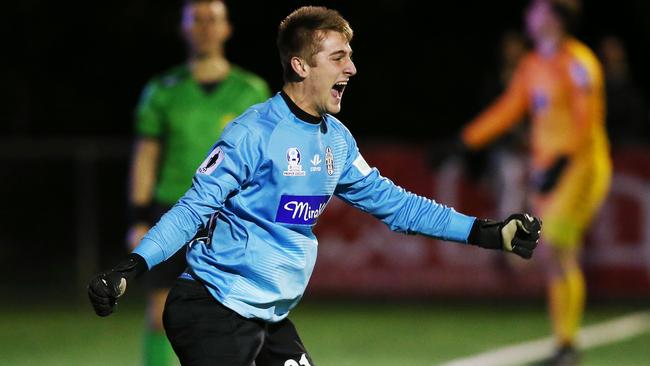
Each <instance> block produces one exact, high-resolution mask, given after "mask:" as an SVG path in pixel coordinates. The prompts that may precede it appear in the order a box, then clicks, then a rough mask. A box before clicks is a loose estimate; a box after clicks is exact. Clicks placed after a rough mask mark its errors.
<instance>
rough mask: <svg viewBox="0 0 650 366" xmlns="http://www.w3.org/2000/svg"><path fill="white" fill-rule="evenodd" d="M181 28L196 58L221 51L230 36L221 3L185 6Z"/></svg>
mask: <svg viewBox="0 0 650 366" xmlns="http://www.w3.org/2000/svg"><path fill="white" fill-rule="evenodd" d="M181 26H182V30H183V35H184V36H185V40H186V41H187V43H188V44H189V46H190V49H191V51H192V53H193V54H195V55H198V56H205V55H209V54H211V53H213V52H217V51H219V50H221V49H222V48H223V44H224V42H225V41H226V40H227V39H228V37H229V36H230V24H229V23H228V17H227V12H226V6H225V5H224V3H223V2H221V1H211V2H202V3H197V4H192V5H187V6H185V8H183V21H182V25H181Z"/></svg>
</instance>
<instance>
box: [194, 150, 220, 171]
mask: <svg viewBox="0 0 650 366" xmlns="http://www.w3.org/2000/svg"><path fill="white" fill-rule="evenodd" d="M223 158H224V153H223V151H222V150H221V147H217V148H216V149H214V150H212V152H211V153H210V155H208V157H207V158H205V160H204V161H203V163H201V166H199V168H198V169H197V170H196V172H197V173H199V174H211V173H212V172H213V171H214V170H215V169H217V167H218V166H219V164H221V162H222V161H223Z"/></svg>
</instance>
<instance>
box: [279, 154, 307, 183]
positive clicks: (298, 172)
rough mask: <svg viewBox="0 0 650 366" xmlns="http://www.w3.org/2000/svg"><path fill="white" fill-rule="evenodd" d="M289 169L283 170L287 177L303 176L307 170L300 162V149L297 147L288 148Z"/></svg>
mask: <svg viewBox="0 0 650 366" xmlns="http://www.w3.org/2000/svg"><path fill="white" fill-rule="evenodd" d="M287 164H288V166H287V170H285V171H284V172H282V174H283V175H284V176H285V177H303V176H304V175H305V171H304V170H302V165H301V164H300V150H298V148H297V147H290V148H289V149H287Z"/></svg>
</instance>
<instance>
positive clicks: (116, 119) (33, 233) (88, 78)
mask: <svg viewBox="0 0 650 366" xmlns="http://www.w3.org/2000/svg"><path fill="white" fill-rule="evenodd" d="M227 4H228V7H229V15H230V19H231V21H232V23H233V26H234V34H233V37H232V38H231V40H230V41H229V42H228V43H227V49H226V56H227V57H228V59H229V60H231V61H232V62H233V63H235V64H238V65H240V66H242V67H243V68H245V69H248V70H250V71H252V72H254V73H256V74H258V75H260V76H261V77H262V78H264V79H265V80H266V81H267V82H268V83H269V85H270V87H271V90H272V91H273V92H276V91H278V90H279V89H280V87H281V85H282V79H281V67H280V63H279V61H278V56H277V51H276V49H275V35H276V30H277V26H278V24H279V22H280V20H282V19H283V18H284V16H286V15H287V14H288V13H289V12H290V11H291V10H293V9H295V8H297V7H298V6H300V5H305V4H312V5H325V6H328V7H332V8H335V9H337V10H339V11H340V12H341V13H342V15H343V16H344V17H345V18H347V19H348V20H349V22H350V23H351V25H352V27H353V29H354V31H355V36H354V39H353V41H352V47H353V49H354V61H355V63H356V66H357V69H358V74H357V76H355V77H354V78H353V79H352V81H351V83H350V85H349V86H348V89H347V90H346V96H345V98H344V100H343V109H342V112H341V113H340V115H339V116H338V117H339V118H340V119H341V120H342V121H343V122H344V123H345V124H346V125H347V126H348V127H349V129H350V130H351V131H352V133H353V134H354V135H355V137H356V138H357V140H358V141H359V143H360V146H361V151H362V152H363V153H364V156H365V158H366V160H367V161H368V162H369V163H370V165H372V166H377V167H378V168H379V169H380V170H381V171H382V173H383V175H385V176H388V177H391V179H392V180H393V181H395V182H396V183H397V184H399V185H402V186H404V187H406V188H408V189H410V190H412V191H415V192H417V193H420V194H423V195H427V196H429V197H434V198H435V199H436V200H438V201H440V202H443V203H445V204H448V205H451V206H454V207H456V208H457V209H459V210H460V211H463V212H468V213H472V214H474V215H477V216H488V217H498V216H500V215H501V210H503V209H504V207H502V206H500V205H501V202H502V200H500V197H502V194H503V192H502V190H500V189H499V188H500V187H501V188H502V187H503V185H504V183H503V181H502V180H500V179H508V178H507V177H506V178H504V177H499V176H498V174H494V172H496V171H497V168H496V166H497V165H495V164H500V163H499V161H498V151H495V150H498V149H494V150H492V151H487V152H485V153H484V154H481V156H479V157H476V156H475V157H473V158H468V159H460V158H455V159H454V158H452V159H448V160H447V161H445V162H444V163H442V164H435V165H432V164H431V162H432V160H436V156H438V155H444V152H445V149H446V147H447V146H448V145H449V142H450V141H451V140H453V139H454V138H455V137H456V136H457V134H458V132H459V130H460V128H461V126H463V125H464V124H465V123H467V121H469V120H470V119H471V118H472V117H474V116H475V115H476V114H477V113H478V112H479V111H480V110H481V109H482V108H483V107H485V106H486V105H487V104H488V103H489V102H490V101H492V100H493V99H494V97H495V96H496V95H498V93H499V90H500V88H499V79H498V75H499V72H500V70H501V68H502V67H503V65H504V64H505V63H506V62H507V59H508V57H509V52H511V53H512V52H514V53H516V52H517V51H516V47H518V46H517V42H518V41H519V39H520V33H521V31H522V30H523V24H522V14H523V11H524V9H525V6H526V4H527V1H500V2H498V3H497V2H487V1H464V2H459V1H456V2H432V3H424V2H416V1H386V0H379V1H374V2H353V1H311V2H306V1H227ZM181 5H182V2H181V1H178V0H176V1H164V2H163V1H153V0H131V1H113V2H102V3H89V2H81V1H69V2H47V1H37V0H34V1H20V2H12V3H11V4H6V5H5V6H4V8H5V11H4V18H5V20H4V21H3V22H2V28H3V30H4V31H3V34H4V37H3V41H4V42H3V43H4V46H3V49H4V50H5V52H4V55H5V56H4V57H3V60H4V64H5V66H4V67H3V68H2V69H0V73H1V74H2V81H3V88H2V94H3V96H2V98H1V100H2V103H3V107H2V110H3V114H2V117H1V121H2V122H1V123H0V164H1V171H2V173H0V175H1V176H2V179H0V191H1V192H3V193H4V197H3V204H2V207H3V210H1V211H0V223H1V228H2V230H0V274H1V275H0V289H1V290H0V291H1V293H2V298H1V300H0V319H2V320H1V321H0V364H3V365H4V364H6V365H18V364H20V365H32V364H41V365H46V364H57V365H58V364H61V365H64V364H65V365H76V364H84V365H90V364H97V365H115V364H136V362H137V359H138V355H137V353H138V350H137V344H136V343H137V340H138V332H139V329H141V325H142V322H143V320H142V317H143V312H142V308H141V307H142V306H143V305H142V301H141V300H142V299H141V294H140V293H139V292H138V291H135V292H134V293H133V294H130V295H129V296H131V297H132V298H133V300H132V301H129V304H126V305H125V309H124V311H123V314H120V315H118V316H116V317H114V318H111V320H108V321H107V319H96V318H94V315H93V314H92V312H91V309H90V307H89V306H88V305H87V304H86V299H85V296H86V295H85V286H86V283H87V281H88V279H89V278H90V277H91V276H92V275H93V274H94V273H96V272H97V271H99V270H100V269H104V268H107V267H109V266H111V265H113V264H114V263H115V262H116V261H117V260H118V259H120V258H122V257H123V256H124V255H126V253H127V252H128V251H127V247H126V245H125V235H126V230H127V220H126V210H127V199H126V197H127V175H128V168H129V159H130V154H131V149H132V143H133V137H134V133H133V131H134V127H133V126H134V120H133V110H134V108H135V106H136V104H137V102H138V98H139V94H140V92H141V90H142V87H143V85H144V84H145V83H146V81H147V80H149V79H150V78H151V77H153V76H154V75H156V74H159V73H161V72H163V71H164V70H167V69H169V68H170V67H171V66H173V65H177V64H179V63H182V62H183V61H184V60H185V59H186V53H185V47H184V43H183V41H182V39H181V37H180V36H179V28H178V22H179V19H180V8H181ZM648 24H650V2H647V1H642V0H631V1H618V2H612V1H584V3H583V14H582V17H581V23H580V27H579V30H578V32H577V37H578V38H579V39H580V40H582V41H584V42H585V43H586V44H587V45H588V46H590V48H592V49H593V50H594V51H595V52H596V53H597V55H598V56H599V57H600V58H601V62H603V65H604V68H605V69H604V70H605V73H606V79H607V98H608V99H607V103H608V107H609V114H608V120H607V123H608V132H609V135H610V139H611V142H612V146H613V149H612V151H613V156H614V168H615V175H614V180H613V186H612V189H611V192H610V195H609V197H608V199H607V202H606V204H605V206H604V207H603V209H602V210H601V212H600V214H599V216H598V218H597V219H596V223H595V224H594V225H593V228H592V230H591V231H590V234H589V236H588V240H587V242H586V244H585V252H584V255H583V262H584V264H585V269H586V274H587V282H588V286H589V289H590V292H589V294H590V295H589V296H590V300H589V301H590V306H591V307H592V308H593V309H594V311H592V312H591V313H589V310H588V314H591V315H588V318H587V321H588V322H596V321H599V320H602V319H606V318H608V317H611V316H615V315H618V314H625V313H628V312H633V311H638V310H642V309H644V308H646V307H647V305H649V304H650V230H649V229H648V227H650V226H649V225H648V223H650V170H648V167H650V103H649V102H650V100H649V99H648V95H649V94H648V93H650V69H649V68H648V66H647V65H650V47H648V45H649V44H650V26H649V25H648ZM513 44H514V45H513ZM509 45H510V46H509ZM508 47H514V48H515V50H514V51H508V50H512V48H508ZM518 163H519V164H521V163H522V162H521V161H519V162H518ZM523 163H524V164H525V162H523ZM468 167H469V168H468ZM524 169H525V166H524ZM463 172H469V173H470V174H464V173H463ZM510 182H511V181H510ZM514 184H515V185H516V183H514ZM512 205H515V207H516V205H517V203H512ZM512 205H511V206H509V207H513V206H512ZM317 234H318V235H319V242H320V253H319V255H320V258H319V263H318V264H317V267H316V271H315V274H314V276H313V278H312V282H311V285H310V288H309V290H308V292H307V294H306V297H305V300H304V301H305V304H303V305H301V307H299V309H298V310H297V312H296V315H295V317H296V319H297V320H296V322H297V323H298V326H299V329H301V332H303V333H304V335H303V337H304V338H305V339H306V343H307V345H308V348H310V349H312V353H313V354H314V356H315V359H316V360H319V359H320V360H323V361H321V362H320V363H319V364H324V365H327V364H340V365H343V364H346V365H347V364H351V365H352V364H355V365H360V364H374V365H378V364H393V365H394V364H400V363H398V362H403V363H401V364H405V365H410V364H412V365H424V364H436V363H439V362H442V361H445V360H449V359H453V358H455V357H460V356H463V355H468V354H472V353H474V352H480V351H483V350H485V349H489V348H490V347H495V346H497V345H499V344H507V343H509V342H513V341H516V340H517V338H515V339H507V337H506V338H499V336H496V335H495V333H498V330H499V327H500V326H502V325H503V324H504V323H499V322H496V321H495V319H499V317H502V314H503V312H499V311H496V310H495V306H494V305H495V304H501V305H500V306H505V307H506V308H505V309H506V310H507V312H509V313H510V314H520V316H521V317H522V319H525V320H526V321H528V323H526V324H527V326H523V325H522V326H521V332H522V333H521V334H520V335H518V336H517V337H522V338H531V339H532V338H534V337H538V336H540V337H541V336H544V335H546V334H547V333H548V331H549V330H548V325H547V324H546V321H545V319H546V318H545V317H546V314H545V310H544V306H543V302H544V291H545V290H544V280H543V268H541V264H540V263H539V261H536V260H535V259H533V261H531V262H530V263H523V262H521V261H517V260H514V261H511V260H508V259H506V258H504V257H503V256H501V255H499V254H495V253H485V252H480V253H478V252H476V251H475V249H469V250H466V249H467V248H463V247H460V246H456V245H453V244H445V243H439V242H437V241H435V240H431V239H426V238H422V237H414V236H401V235H397V234H392V233H390V232H389V231H388V229H386V228H385V227H384V226H383V224H381V223H380V222H378V221H376V220H374V219H373V218H371V217H369V216H367V215H364V214H362V213H360V212H356V211H352V210H349V209H348V208H346V207H344V206H343V204H342V203H340V202H338V201H335V202H333V203H332V204H331V205H330V206H329V207H328V211H326V213H325V215H324V216H323V217H322V218H321V220H320V222H319V226H318V227H317ZM513 281H518V282H517V285H516V286H515V285H513ZM504 299H508V300H510V301H509V302H508V303H509V304H510V305H503V303H501V302H500V301H503V300H504ZM129 300H131V299H129ZM125 302H126V301H125ZM386 302H388V304H386ZM475 304H480V306H478V307H475V306H474V305H475ZM513 304H515V305H513ZM303 307H304V308H303ZM504 321H507V320H504ZM509 321H513V322H514V323H513V324H512V325H513V326H516V323H517V322H515V321H514V319H510V320H509ZM332 322H338V323H340V324H344V325H342V326H345V325H347V326H348V327H349V329H347V330H344V333H345V334H348V335H349V336H350V341H348V342H343V341H340V339H339V338H340V334H341V333H337V332H335V331H334V330H332V329H331V324H333V323H332ZM481 326H483V327H484V328H481ZM302 329H304V330H302ZM449 333H453V334H456V335H457V336H458V337H462V338H464V339H467V337H473V336H474V335H476V334H479V335H480V336H479V338H490V337H492V336H493V337H494V338H492V339H490V340H487V339H486V342H487V343H482V346H481V347H478V346H476V347H474V348H472V347H469V348H463V347H461V346H458V345H456V346H454V344H456V342H454V339H453V338H449V339H447V338H444V337H445V334H449ZM98 334H99V335H98ZM485 335H488V336H485ZM102 336H103V337H105V338H102ZM124 336H126V337H125V338H123V337H124ZM106 338H110V339H112V341H110V342H108V343H106V342H107V341H106ZM131 341H133V342H131ZM647 341H650V336H648V333H645V335H642V336H638V337H637V338H634V339H633V340H632V341H628V343H622V344H619V346H618V348H615V349H614V350H613V351H612V350H610V351H607V350H606V349H605V351H602V349H601V351H600V352H601V353H600V354H599V353H594V354H592V355H590V356H588V358H587V361H590V362H592V363H590V364H612V363H608V362H609V361H608V360H610V359H608V358H607V357H612V359H611V360H613V359H614V357H615V356H614V355H616V354H618V352H621V350H623V351H625V350H628V352H627V353H629V354H635V355H638V357H637V358H633V359H632V360H630V361H629V363H628V364H644V361H643V360H645V364H647V363H648V362H650V361H648V360H650V353H648V350H647V347H645V348H643V347H641V346H640V345H642V344H643V343H644V342H645V343H646V344H647ZM57 342H58V343H57ZM97 342H104V343H97ZM629 342H632V343H629ZM635 342H636V343H635ZM100 348H101V349H104V351H103V352H104V353H105V354H108V353H110V354H111V355H112V357H114V358H112V359H106V358H97V357H94V356H96V355H97V353H96V352H97V349H100ZM437 348H438V349H437ZM603 349H604V348H603ZM108 350H116V352H109V351H108ZM116 355H119V356H116ZM355 357H356V358H355ZM391 357H393V358H391ZM409 357H410V358H409ZM342 360H347V361H342ZM362 360H363V361H362ZM373 360H374V361H373ZM404 360H406V361H404ZM346 362H347V363H346ZM364 362H366V363H364ZM603 362H604V363H603ZM619 364H620V363H619Z"/></svg>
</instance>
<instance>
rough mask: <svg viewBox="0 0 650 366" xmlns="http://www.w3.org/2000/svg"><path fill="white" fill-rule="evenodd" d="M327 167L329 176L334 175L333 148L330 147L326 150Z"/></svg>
mask: <svg viewBox="0 0 650 366" xmlns="http://www.w3.org/2000/svg"><path fill="white" fill-rule="evenodd" d="M325 166H326V167H327V174H328V175H332V174H334V154H332V148H331V147H329V146H328V147H327V149H325Z"/></svg>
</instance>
